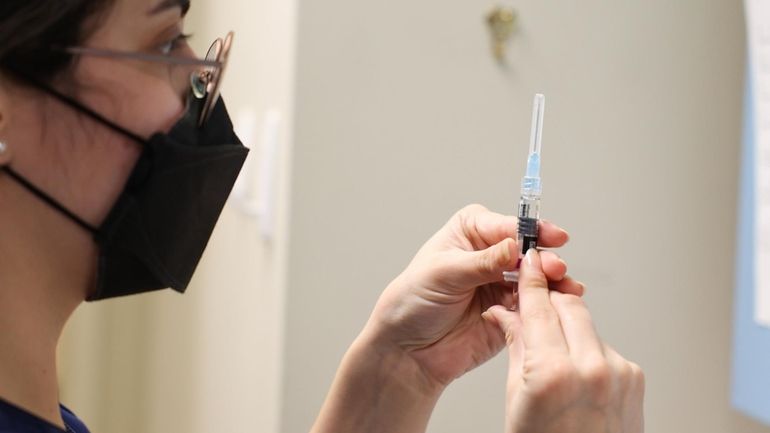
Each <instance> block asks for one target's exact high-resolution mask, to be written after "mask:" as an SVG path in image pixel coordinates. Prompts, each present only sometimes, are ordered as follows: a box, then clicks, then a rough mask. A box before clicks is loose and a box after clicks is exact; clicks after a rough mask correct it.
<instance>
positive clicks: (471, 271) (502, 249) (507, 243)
mask: <svg viewBox="0 0 770 433" xmlns="http://www.w3.org/2000/svg"><path fill="white" fill-rule="evenodd" d="M517 261H518V248H517V246H516V241H515V240H513V239H511V238H508V239H503V240H502V241H500V242H499V243H497V244H495V245H492V246H491V247H489V248H487V249H485V250H479V251H472V252H463V253H462V254H458V255H457V256H456V258H455V259H454V260H452V263H447V265H448V266H447V268H445V269H444V270H443V272H442V273H444V275H445V276H446V277H447V280H448V281H452V282H453V283H454V284H458V285H462V286H464V287H478V286H481V285H484V284H489V283H495V282H498V281H500V280H502V278H503V272H504V271H512V270H514V269H516V265H517Z"/></svg>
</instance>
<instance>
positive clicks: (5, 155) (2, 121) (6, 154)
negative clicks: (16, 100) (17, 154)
mask: <svg viewBox="0 0 770 433" xmlns="http://www.w3.org/2000/svg"><path fill="white" fill-rule="evenodd" d="M2 78H3V77H2V75H0V167H2V166H5V165H8V164H9V163H10V162H11V157H12V154H13V152H12V151H11V146H10V144H8V142H6V141H5V140H4V137H5V135H6V134H5V132H6V131H7V129H8V123H9V122H8V120H9V119H8V117H9V114H10V100H9V98H8V92H7V88H6V87H5V83H4V82H3V81H4V80H3V79H2Z"/></svg>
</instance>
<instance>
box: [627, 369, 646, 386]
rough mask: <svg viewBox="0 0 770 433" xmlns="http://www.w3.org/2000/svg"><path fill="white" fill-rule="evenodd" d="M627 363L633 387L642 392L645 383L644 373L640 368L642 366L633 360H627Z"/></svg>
mask: <svg viewBox="0 0 770 433" xmlns="http://www.w3.org/2000/svg"><path fill="white" fill-rule="evenodd" d="M628 365H629V367H630V369H631V376H632V381H633V383H634V385H635V387H636V388H637V389H639V390H641V392H642V393H644V388H645V383H646V380H647V379H646V378H645V375H644V370H642V367H640V366H639V365H638V364H636V363H634V362H629V363H628Z"/></svg>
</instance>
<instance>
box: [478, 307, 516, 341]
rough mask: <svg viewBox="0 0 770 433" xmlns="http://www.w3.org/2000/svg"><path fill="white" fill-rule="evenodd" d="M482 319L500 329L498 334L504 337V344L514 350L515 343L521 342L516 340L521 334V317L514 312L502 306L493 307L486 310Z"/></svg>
mask: <svg viewBox="0 0 770 433" xmlns="http://www.w3.org/2000/svg"><path fill="white" fill-rule="evenodd" d="M482 317H483V318H484V319H485V320H486V321H488V322H490V323H492V324H494V325H497V326H498V327H499V328H500V332H502V333H503V334H504V335H505V343H506V344H507V345H508V346H509V347H510V348H511V349H514V346H517V345H518V343H517V341H519V340H521V339H520V338H517V337H518V336H519V335H520V333H521V326H522V323H521V316H519V313H518V312H516V311H511V310H509V309H507V308H505V307H503V306H502V305H495V306H494V307H492V308H490V309H489V310H487V311H486V312H485V313H484V314H482Z"/></svg>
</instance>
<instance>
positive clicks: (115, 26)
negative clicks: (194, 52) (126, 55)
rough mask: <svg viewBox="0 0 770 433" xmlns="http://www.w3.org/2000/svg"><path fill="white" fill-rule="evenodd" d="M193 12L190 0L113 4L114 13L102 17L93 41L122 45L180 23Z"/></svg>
mask: <svg viewBox="0 0 770 433" xmlns="http://www.w3.org/2000/svg"><path fill="white" fill-rule="evenodd" d="M189 8H190V0H113V3H112V7H111V8H110V10H109V11H106V13H104V14H103V15H102V16H100V17H98V20H99V22H98V23H97V24H96V31H95V33H94V34H93V35H92V38H91V39H92V41H100V42H102V43H118V44H120V42H121V39H122V38H125V37H127V36H132V37H137V36H141V35H142V34H144V33H146V32H147V31H149V30H151V29H152V28H154V27H157V26H160V25H163V24H164V23H166V24H167V23H173V22H174V21H177V20H178V19H179V17H180V16H184V15H185V14H186V13H187V11H188V10H189Z"/></svg>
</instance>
